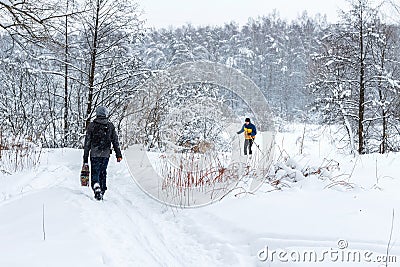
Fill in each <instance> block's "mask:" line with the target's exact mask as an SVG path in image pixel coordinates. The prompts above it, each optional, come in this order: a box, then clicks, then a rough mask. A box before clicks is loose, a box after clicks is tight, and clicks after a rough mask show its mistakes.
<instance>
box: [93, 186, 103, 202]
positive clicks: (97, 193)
mask: <svg viewBox="0 0 400 267" xmlns="http://www.w3.org/2000/svg"><path fill="white" fill-rule="evenodd" d="M93 191H94V198H95V199H96V200H102V199H103V194H102V193H101V189H100V185H99V184H98V183H95V184H94V186H93Z"/></svg>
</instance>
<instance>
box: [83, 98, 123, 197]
mask: <svg viewBox="0 0 400 267" xmlns="http://www.w3.org/2000/svg"><path fill="white" fill-rule="evenodd" d="M111 144H112V146H113V148H114V151H115V156H116V158H117V162H120V161H121V160H122V154H121V149H120V147H119V142H118V136H117V133H116V131H115V127H114V125H113V124H112V123H111V122H110V121H109V120H108V110H107V108H106V107H103V106H99V107H97V108H96V118H95V119H94V120H93V121H92V122H91V123H90V124H89V126H88V129H87V131H86V136H85V146H84V153H83V164H88V160H89V152H90V164H91V186H92V189H93V192H94V196H95V198H96V199H97V200H101V199H102V198H103V195H104V193H105V191H106V190H107V185H106V176H107V166H108V161H109V158H110V154H111V152H112V150H111Z"/></svg>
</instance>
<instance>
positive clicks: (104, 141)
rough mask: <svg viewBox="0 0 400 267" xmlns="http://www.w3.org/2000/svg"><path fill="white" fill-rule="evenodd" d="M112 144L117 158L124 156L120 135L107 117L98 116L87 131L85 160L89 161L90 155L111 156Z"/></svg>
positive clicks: (85, 161)
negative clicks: (119, 140) (119, 139)
mask: <svg viewBox="0 0 400 267" xmlns="http://www.w3.org/2000/svg"><path fill="white" fill-rule="evenodd" d="M111 144H112V146H113V148H114V151H115V156H116V157H117V158H122V154H121V149H120V147H119V142H118V136H117V133H116V131H115V127H114V124H112V123H111V122H110V121H109V120H108V119H107V117H102V116H97V118H95V119H94V120H93V121H92V122H91V123H90V124H89V127H88V129H87V131H86V136H85V146H84V153H83V162H84V163H87V162H88V159H89V152H90V157H91V158H93V157H100V158H109V157H110V154H111Z"/></svg>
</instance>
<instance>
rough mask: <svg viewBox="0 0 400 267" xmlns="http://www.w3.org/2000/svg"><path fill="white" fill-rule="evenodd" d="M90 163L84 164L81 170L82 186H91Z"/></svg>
mask: <svg viewBox="0 0 400 267" xmlns="http://www.w3.org/2000/svg"><path fill="white" fill-rule="evenodd" d="M89 174H90V171H89V165H87V164H83V166H82V170H81V186H89Z"/></svg>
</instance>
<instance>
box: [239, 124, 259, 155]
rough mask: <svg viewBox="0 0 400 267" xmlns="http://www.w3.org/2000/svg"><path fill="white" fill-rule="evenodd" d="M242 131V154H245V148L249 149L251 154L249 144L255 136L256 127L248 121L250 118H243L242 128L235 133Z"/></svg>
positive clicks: (251, 143)
mask: <svg viewBox="0 0 400 267" xmlns="http://www.w3.org/2000/svg"><path fill="white" fill-rule="evenodd" d="M243 132H244V138H245V141H244V154H245V155H247V148H248V150H249V155H251V154H253V151H251V146H252V145H253V143H254V138H255V137H256V134H257V129H256V126H255V125H254V124H252V123H251V122H250V118H246V119H245V120H244V124H243V126H242V129H241V130H240V131H238V132H237V134H241V133H243Z"/></svg>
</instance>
